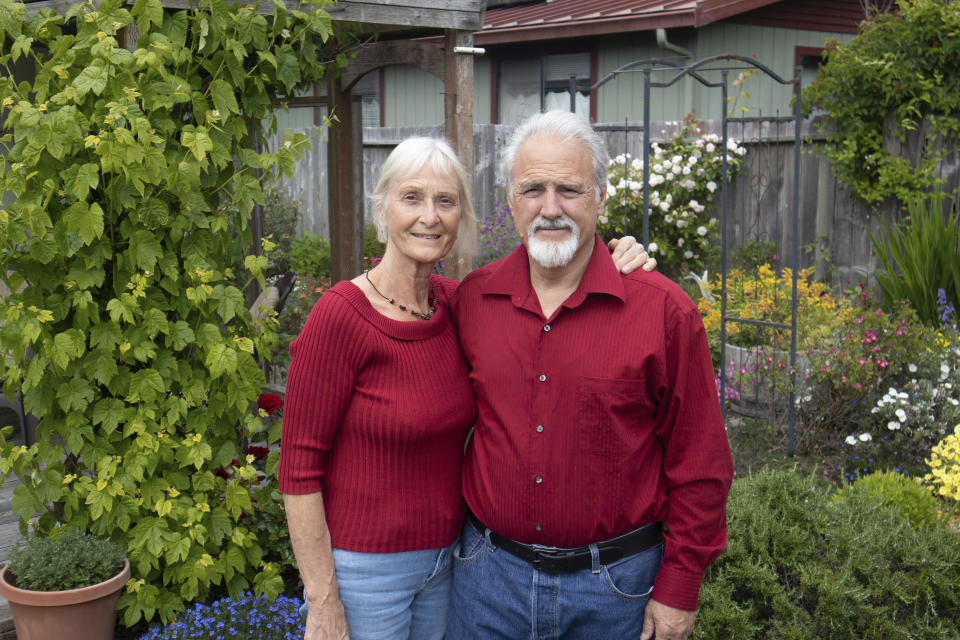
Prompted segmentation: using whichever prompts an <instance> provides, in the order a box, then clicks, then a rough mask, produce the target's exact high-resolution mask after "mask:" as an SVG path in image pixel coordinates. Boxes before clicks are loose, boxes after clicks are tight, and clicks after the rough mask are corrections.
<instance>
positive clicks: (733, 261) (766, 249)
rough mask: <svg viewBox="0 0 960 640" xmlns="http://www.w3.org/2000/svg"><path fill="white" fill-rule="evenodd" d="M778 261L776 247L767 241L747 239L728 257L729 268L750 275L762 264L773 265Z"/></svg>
mask: <svg viewBox="0 0 960 640" xmlns="http://www.w3.org/2000/svg"><path fill="white" fill-rule="evenodd" d="M779 259H780V256H779V254H777V245H775V244H774V243H772V242H770V241H769V240H759V239H757V238H747V239H746V240H744V241H743V244H741V245H740V246H739V247H737V248H736V250H735V251H734V252H733V254H732V255H731V256H730V267H731V268H732V269H739V270H740V271H742V272H745V273H750V272H753V271H755V270H756V269H757V267H759V266H760V265H762V264H771V265H772V264H775V263H776V262H778V261H779Z"/></svg>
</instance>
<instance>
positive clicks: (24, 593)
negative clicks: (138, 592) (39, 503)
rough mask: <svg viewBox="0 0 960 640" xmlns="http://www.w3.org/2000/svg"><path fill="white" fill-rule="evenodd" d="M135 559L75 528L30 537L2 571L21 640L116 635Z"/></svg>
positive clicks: (105, 639)
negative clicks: (119, 603) (119, 607)
mask: <svg viewBox="0 0 960 640" xmlns="http://www.w3.org/2000/svg"><path fill="white" fill-rule="evenodd" d="M129 579H130V563H129V561H128V560H127V559H126V557H125V555H124V549H123V548H122V547H121V546H120V545H118V544H116V543H114V542H111V541H110V540H106V539H103V538H98V537H96V536H93V535H91V534H89V533H86V532H84V531H81V530H80V529H75V528H64V529H56V530H55V531H54V535H53V536H50V537H47V536H42V535H39V534H36V533H35V534H33V535H31V536H28V538H27V539H26V541H24V542H20V543H17V545H16V546H15V547H14V548H13V550H12V551H11V552H10V561H9V563H8V564H7V565H6V566H4V567H3V570H2V571H0V596H3V597H4V598H6V599H7V600H8V601H9V602H10V611H11V613H12V614H13V622H14V625H15V626H16V630H17V638H18V640H48V639H50V638H71V640H111V639H112V638H113V628H114V624H115V622H116V613H115V612H114V607H115V606H116V603H117V599H118V598H119V597H120V591H121V590H122V589H123V587H124V585H125V584H126V583H127V580H129Z"/></svg>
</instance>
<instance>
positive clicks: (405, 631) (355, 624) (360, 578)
mask: <svg viewBox="0 0 960 640" xmlns="http://www.w3.org/2000/svg"><path fill="white" fill-rule="evenodd" d="M455 544H456V543H454V545H455ZM452 551H453V546H451V547H445V548H443V549H424V550H422V551H403V552H399V553H362V552H359V551H346V550H344V549H334V550H333V564H334V567H335V569H336V572H337V586H338V587H339V590H340V601H341V602H342V603H343V610H344V612H345V614H346V617H347V630H348V631H349V632H350V638H351V640H408V639H410V640H421V639H422V640H440V639H441V638H443V632H444V628H445V627H446V625H447V611H448V609H449V607H450V579H451V562H450V556H451V553H452ZM300 613H301V614H302V615H303V616H304V617H306V615H307V606H306V603H304V605H303V606H302V607H300Z"/></svg>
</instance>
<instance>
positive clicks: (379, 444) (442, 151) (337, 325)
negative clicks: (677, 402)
mask: <svg viewBox="0 0 960 640" xmlns="http://www.w3.org/2000/svg"><path fill="white" fill-rule="evenodd" d="M373 204H374V209H375V214H376V218H377V223H378V227H379V231H380V233H381V236H382V239H383V240H384V241H385V242H386V249H385V252H384V255H383V259H382V260H381V261H380V262H379V263H378V264H377V266H376V267H374V268H373V269H371V270H369V271H367V272H365V273H363V274H362V275H360V276H358V277H356V278H354V279H353V280H351V281H344V282H340V283H337V284H336V285H335V286H334V287H333V288H332V289H330V290H329V291H328V292H327V293H326V294H324V295H323V297H322V298H321V299H320V300H319V301H318V302H317V304H316V306H315V307H314V309H313V310H312V311H311V313H310V316H309V317H308V318H307V322H306V324H305V326H304V328H303V331H302V333H301V334H300V335H299V336H298V337H297V339H296V340H294V341H293V343H291V345H290V353H291V357H292V359H291V364H290V372H289V376H288V383H287V392H286V404H285V409H284V418H283V439H282V447H281V456H280V469H279V479H280V489H281V491H282V492H283V493H284V505H285V507H286V511H287V521H288V524H289V528H290V538H291V541H292V544H293V549H294V553H295V554H296V558H297V564H298V565H299V569H300V575H301V578H302V580H303V583H304V591H305V595H306V601H307V605H308V607H307V611H308V612H307V625H306V634H305V638H306V639H307V640H319V639H324V640H325V639H327V638H345V637H348V630H349V637H352V638H354V640H360V639H364V638H391V639H392V638H416V639H417V640H420V639H428V640H429V639H433V638H436V639H439V638H442V637H443V634H444V629H445V627H446V619H447V610H448V607H449V601H450V581H451V563H450V552H451V547H452V545H453V544H454V543H455V542H456V540H457V537H458V535H459V534H460V531H461V529H462V526H463V522H464V517H465V510H464V504H463V501H462V500H461V497H460V472H461V463H462V454H463V444H464V440H465V437H466V435H467V433H468V431H469V429H470V427H471V425H472V424H473V422H474V417H475V415H476V400H475V398H474V394H473V391H472V389H471V386H470V382H469V380H468V377H467V365H466V362H465V360H464V358H463V354H462V353H461V351H460V345H459V341H458V338H457V335H456V332H455V329H454V327H453V325H452V324H451V322H450V310H449V306H448V304H447V300H448V299H449V297H450V295H451V293H452V292H453V290H454V289H455V288H456V285H457V282H456V281H453V280H449V279H446V278H443V277H441V276H438V275H436V274H434V273H433V269H434V264H435V263H436V261H437V260H440V259H441V258H443V257H444V256H445V255H447V253H448V252H449V251H450V248H451V247H452V246H453V244H454V242H455V241H456V239H457V235H458V230H459V229H461V228H464V227H466V226H467V225H471V226H472V225H475V220H474V216H473V208H472V205H471V200H470V188H469V183H468V180H467V176H466V174H465V172H464V170H463V166H462V165H461V163H460V162H459V160H458V159H457V157H456V154H455V153H454V152H453V150H452V149H451V148H450V147H449V145H448V144H447V143H446V142H444V141H443V140H438V139H433V138H411V139H408V140H405V141H404V142H402V143H401V144H400V145H398V146H397V147H396V149H395V150H394V151H393V152H392V153H391V154H390V156H389V157H388V158H387V160H386V162H385V163H384V165H383V168H382V172H381V176H380V179H379V181H378V183H377V186H376V188H375V191H374V196H373ZM637 253H638V252H637V251H636V250H635V251H634V253H633V254H631V255H630V256H627V258H625V259H624V262H629V261H630V260H629V258H630V257H631V256H633V257H635V256H636V254H637ZM644 257H645V256H644ZM639 262H642V260H639Z"/></svg>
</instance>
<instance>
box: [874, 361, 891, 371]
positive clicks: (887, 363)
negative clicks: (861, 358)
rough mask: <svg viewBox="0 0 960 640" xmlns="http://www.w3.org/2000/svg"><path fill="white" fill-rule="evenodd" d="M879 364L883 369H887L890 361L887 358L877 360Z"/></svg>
mask: <svg viewBox="0 0 960 640" xmlns="http://www.w3.org/2000/svg"><path fill="white" fill-rule="evenodd" d="M877 364H878V365H880V368H881V369H886V368H887V366H888V365H889V364H890V363H889V362H887V361H886V360H877Z"/></svg>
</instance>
